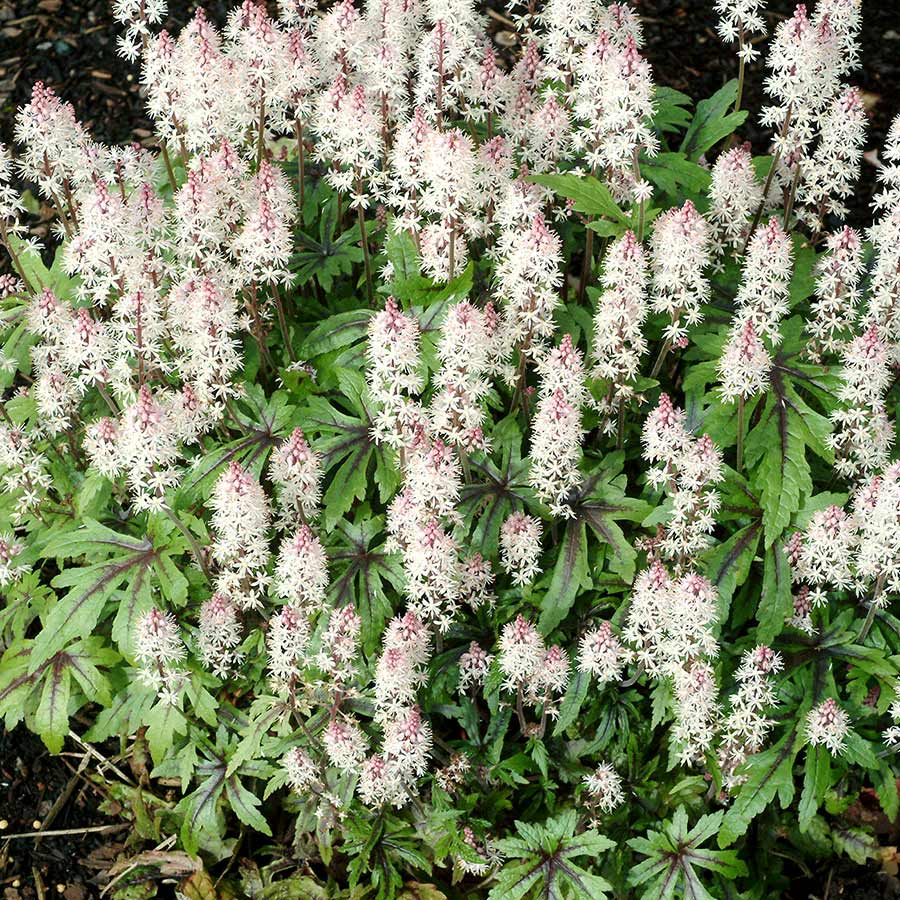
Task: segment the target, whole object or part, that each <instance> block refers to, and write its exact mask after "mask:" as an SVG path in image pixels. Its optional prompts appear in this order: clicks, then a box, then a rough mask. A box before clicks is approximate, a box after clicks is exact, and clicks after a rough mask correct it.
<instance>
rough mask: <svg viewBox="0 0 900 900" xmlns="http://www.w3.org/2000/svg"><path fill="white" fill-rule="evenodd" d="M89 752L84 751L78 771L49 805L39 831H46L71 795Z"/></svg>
mask: <svg viewBox="0 0 900 900" xmlns="http://www.w3.org/2000/svg"><path fill="white" fill-rule="evenodd" d="M90 758H91V754H90V752H89V751H88V752H85V753H84V754H83V755H82V757H81V762H80V763H79V765H78V771H76V772H75V774H74V775H73V776H72V777H71V778H70V779H69V782H68V784H67V785H66V786H65V788H64V790H63V791H62V793H61V794H60V795H59V796H58V797H57V798H56V801H55V802H54V804H53V806H51V807H50V812H48V813H47V815H46V816H45V817H44V819H43V821H42V822H41V827H40V829H38V830H39V831H40V832H41V833H44V832H46V830H47V828H48V827H49V826H50V825H52V824H53V820H54V819H55V818H56V817H57V816H58V815H59V812H60V810H61V809H62V808H63V806H65V805H66V803H67V802H68V800H69V797H71V796H72V791H74V790H75V785H76V784H78V778H79V776H80V775H81V773H82V772H83V771H84V770H85V769H86V768H87V765H88V762H89V761H90ZM38 841H40V835H39V836H38Z"/></svg>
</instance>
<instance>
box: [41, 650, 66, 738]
mask: <svg viewBox="0 0 900 900" xmlns="http://www.w3.org/2000/svg"><path fill="white" fill-rule="evenodd" d="M70 687H71V671H70V669H69V666H68V665H67V664H66V660H65V659H64V657H63V655H62V654H60V655H59V656H57V657H55V658H54V660H53V662H51V664H50V665H49V666H47V670H46V674H45V676H44V686H43V688H42V690H41V701H40V703H39V704H38V708H37V711H36V712H35V714H34V730H35V731H36V732H37V733H38V734H39V735H40V737H41V740H42V741H43V742H44V744H45V745H46V747H47V749H48V750H49V751H50V752H51V753H59V752H60V751H61V750H62V748H63V743H64V742H65V739H66V735H67V734H68V733H69V693H70Z"/></svg>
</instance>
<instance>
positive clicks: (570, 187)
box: [528, 174, 628, 223]
mask: <svg viewBox="0 0 900 900" xmlns="http://www.w3.org/2000/svg"><path fill="white" fill-rule="evenodd" d="M528 180H529V181H532V182H534V183H535V184H541V185H543V186H544V187H548V188H550V189H551V190H552V191H553V192H554V193H556V194H559V196H561V197H566V198H567V199H569V200H574V201H575V203H574V209H575V211H576V212H581V213H586V214H587V215H589V216H605V217H606V218H608V219H612V220H613V221H616V222H620V223H625V222H628V215H627V214H626V213H624V212H623V211H622V210H621V208H620V207H619V205H618V204H617V203H616V201H615V200H613V197H612V194H611V193H610V192H609V188H608V187H607V186H606V185H605V184H603V182H602V181H598V180H597V179H596V178H594V177H593V175H572V174H562V175H532V176H531V177H530V178H529V179H528Z"/></svg>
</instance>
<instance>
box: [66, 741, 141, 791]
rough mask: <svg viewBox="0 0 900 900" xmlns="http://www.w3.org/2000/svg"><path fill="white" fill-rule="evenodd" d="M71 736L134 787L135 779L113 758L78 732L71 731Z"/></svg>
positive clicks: (86, 750)
mask: <svg viewBox="0 0 900 900" xmlns="http://www.w3.org/2000/svg"><path fill="white" fill-rule="evenodd" d="M69 737H70V738H72V740H73V741H75V743H76V744H78V746H79V747H82V748H83V749H84V750H85V752H87V753H90V754H91V756H93V757H94V759H96V760H97V761H98V762H99V763H101V764H102V765H104V766H106V767H107V768H108V769H109V770H110V771H111V772H113V773H115V774H116V775H118V776H119V778H121V779H122V781H124V782H125V784H130V785H131V786H132V787H135V783H134V779H132V778H129V777H128V776H127V775H126V774H125V773H124V772H123V771H122V770H121V769H120V768H119V767H118V766H116V765H115V763H113V762H112V761H111V760H109V759H107V758H106V757H105V756H104V755H103V754H102V753H101V752H100V751H99V750H98V749H97V748H96V747H94V746H93V744H89V743H88V742H87V741H86V740H84V738H82V737H81V735H79V734H76V733H75V732H74V731H70V732H69Z"/></svg>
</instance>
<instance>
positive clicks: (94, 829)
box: [0, 822, 134, 841]
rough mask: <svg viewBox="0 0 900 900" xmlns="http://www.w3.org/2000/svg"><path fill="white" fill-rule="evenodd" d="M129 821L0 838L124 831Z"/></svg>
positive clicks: (9, 835)
mask: <svg viewBox="0 0 900 900" xmlns="http://www.w3.org/2000/svg"><path fill="white" fill-rule="evenodd" d="M133 827H134V826H133V824H132V823H131V822H120V823H119V824H117V825H90V826H88V827H87V828H57V829H56V830H55V831H23V832H22V833H21V834H4V835H3V837H2V838H0V840H4V841H14V840H17V839H18V838H46V837H65V836H67V835H73V834H99V833H100V832H101V831H124V830H125V829H126V828H133Z"/></svg>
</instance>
